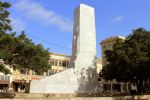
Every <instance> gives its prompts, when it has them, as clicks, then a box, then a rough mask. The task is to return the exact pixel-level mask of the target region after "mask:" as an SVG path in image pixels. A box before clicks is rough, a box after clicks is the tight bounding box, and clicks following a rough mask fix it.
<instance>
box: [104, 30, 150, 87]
mask: <svg viewBox="0 0 150 100" xmlns="http://www.w3.org/2000/svg"><path fill="white" fill-rule="evenodd" d="M105 54H106V58H107V61H108V62H109V63H108V64H107V65H106V66H104V67H103V69H102V73H101V76H102V77H103V78H104V79H106V80H113V79H116V80H117V81H123V82H133V81H136V82H137V81H138V82H140V84H141V83H142V82H143V80H147V79H149V78H150V31H147V30H145V29H143V28H139V29H136V30H133V33H132V34H131V35H129V36H127V37H126V39H125V41H124V42H116V44H115V45H114V47H113V50H111V51H110V50H106V51H105Z"/></svg>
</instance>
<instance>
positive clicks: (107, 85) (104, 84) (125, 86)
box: [99, 36, 130, 93]
mask: <svg viewBox="0 0 150 100" xmlns="http://www.w3.org/2000/svg"><path fill="white" fill-rule="evenodd" d="M118 40H119V41H120V42H121V41H122V42H123V41H124V40H125V37H122V36H115V37H109V38H106V39H105V40H102V41H101V42H100V45H101V51H102V67H104V66H105V65H107V64H108V62H107V59H106V57H105V51H106V50H113V46H114V44H115V43H116V42H117V41H118ZM99 85H100V88H101V90H102V91H104V90H105V91H110V92H112V93H116V92H119V93H120V92H121V93H127V92H129V88H130V85H129V83H122V82H117V81H116V80H112V81H105V80H104V79H101V80H100V81H99Z"/></svg>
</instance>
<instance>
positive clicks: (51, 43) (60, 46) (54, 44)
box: [26, 33, 100, 54]
mask: <svg viewBox="0 0 150 100" xmlns="http://www.w3.org/2000/svg"><path fill="white" fill-rule="evenodd" d="M26 34H27V35H28V36H31V37H33V38H35V39H38V40H40V41H43V42H45V43H47V44H48V45H49V46H51V45H53V46H55V47H59V48H63V49H66V50H69V52H71V51H72V49H71V48H68V47H65V46H62V45H59V44H56V43H53V42H48V41H45V40H43V39H41V38H39V37H36V36H34V35H31V34H28V33H26ZM81 52H84V51H81ZM85 52H86V51H85ZM86 53H89V52H86ZM97 54H100V52H98V53H97Z"/></svg>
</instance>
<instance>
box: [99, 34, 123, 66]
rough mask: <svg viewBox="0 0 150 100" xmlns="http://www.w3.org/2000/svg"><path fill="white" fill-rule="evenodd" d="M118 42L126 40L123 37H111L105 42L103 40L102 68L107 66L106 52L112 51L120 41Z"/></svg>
mask: <svg viewBox="0 0 150 100" xmlns="http://www.w3.org/2000/svg"><path fill="white" fill-rule="evenodd" d="M118 40H122V41H124V40H125V37H122V36H115V37H109V38H106V39H105V40H102V41H101V42H100V45H101V50H102V66H105V65H106V64H107V61H106V57H105V53H104V52H105V51H106V50H112V49H113V45H114V44H115V43H116V42H117V41H118Z"/></svg>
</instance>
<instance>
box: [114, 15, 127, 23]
mask: <svg viewBox="0 0 150 100" xmlns="http://www.w3.org/2000/svg"><path fill="white" fill-rule="evenodd" d="M123 19H124V17H123V16H117V17H115V18H114V19H113V21H114V22H120V21H122V20H123Z"/></svg>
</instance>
